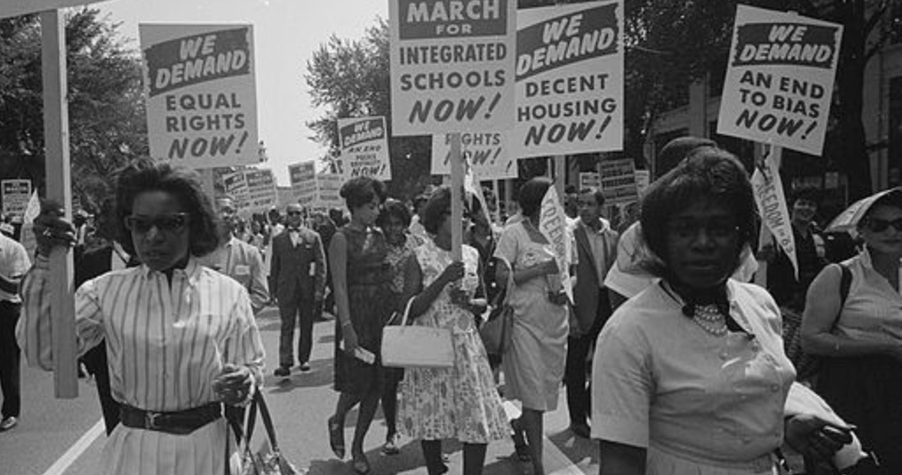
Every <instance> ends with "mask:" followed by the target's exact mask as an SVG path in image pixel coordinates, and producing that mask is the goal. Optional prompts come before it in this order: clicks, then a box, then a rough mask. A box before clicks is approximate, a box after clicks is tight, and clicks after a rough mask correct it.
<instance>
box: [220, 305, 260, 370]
mask: <svg viewBox="0 0 902 475" xmlns="http://www.w3.org/2000/svg"><path fill="white" fill-rule="evenodd" d="M229 317H230V319H231V320H232V331H231V332H230V334H229V336H228V338H227V340H226V342H225V348H226V353H225V361H226V362H227V363H231V364H235V365H239V366H247V367H248V369H250V370H251V373H252V374H253V375H254V381H255V382H256V384H257V385H258V386H262V385H263V360H264V358H265V357H266V354H265V351H264V350H263V340H262V339H261V338H260V330H259V329H258V328H257V322H256V320H254V311H253V309H252V308H251V301H250V298H248V296H247V290H245V289H244V288H241V289H240V292H239V295H238V298H237V299H236V301H235V304H234V305H233V306H232V310H231V315H229Z"/></svg>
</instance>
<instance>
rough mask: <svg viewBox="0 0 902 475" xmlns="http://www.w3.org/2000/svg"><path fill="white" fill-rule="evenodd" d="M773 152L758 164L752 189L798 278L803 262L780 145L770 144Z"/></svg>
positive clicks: (761, 210)
mask: <svg viewBox="0 0 902 475" xmlns="http://www.w3.org/2000/svg"><path fill="white" fill-rule="evenodd" d="M769 148H770V151H769V152H768V153H767V155H765V156H764V158H762V159H761V160H759V161H758V163H757V164H756V166H755V173H754V174H752V189H753V190H754V191H755V203H757V204H758V213H760V214H761V220H762V221H763V223H764V225H765V226H766V227H767V229H768V230H770V232H771V234H773V236H774V239H775V240H776V241H777V244H779V245H780V247H781V248H783V251H784V252H786V255H787V256H789V260H790V261H791V262H792V267H793V268H794V269H795V273H796V278H798V275H799V261H798V258H797V257H796V243H795V236H793V234H792V222H791V221H790V220H789V207H788V206H787V205H786V196H785V195H784V194H783V182H782V180H781V179H780V168H779V167H778V166H777V162H779V157H778V156H777V154H779V153H780V147H774V146H771V147H769Z"/></svg>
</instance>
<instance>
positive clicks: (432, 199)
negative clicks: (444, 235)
mask: <svg viewBox="0 0 902 475" xmlns="http://www.w3.org/2000/svg"><path fill="white" fill-rule="evenodd" d="M450 213H451V188H449V187H447V186H441V187H438V188H436V189H435V191H433V192H432V195H431V196H429V201H427V202H426V208H425V209H424V210H423V223H422V224H423V227H424V228H425V229H426V232H428V233H430V234H435V233H437V232H438V228H439V227H441V225H442V221H444V220H445V216H447V215H448V214H450Z"/></svg>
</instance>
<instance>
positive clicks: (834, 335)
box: [801, 188, 902, 474]
mask: <svg viewBox="0 0 902 475" xmlns="http://www.w3.org/2000/svg"><path fill="white" fill-rule="evenodd" d="M857 229H858V233H859V234H860V236H861V238H862V239H863V240H864V249H863V250H862V251H861V253H860V254H858V255H857V256H855V257H853V258H851V259H849V260H847V261H845V262H843V263H842V264H841V265H843V266H845V267H846V268H847V269H848V270H849V271H850V272H851V276H852V279H851V284H850V286H849V290H848V295H847V297H846V300H845V304H843V303H841V296H840V290H839V289H840V281H841V278H842V277H841V276H842V270H841V268H840V266H839V265H830V266H827V267H826V268H824V270H823V271H821V273H820V274H818V276H817V277H816V278H815V279H814V281H813V282H812V283H811V287H809V289H808V297H807V301H806V304H805V313H804V316H803V317H802V330H801V331H802V347H803V348H804V350H805V351H806V352H807V353H809V354H812V355H819V356H822V357H823V358H822V366H821V369H820V372H819V374H818V377H817V382H816V389H817V392H818V393H820V394H821V396H823V398H824V399H825V400H826V401H827V402H828V403H829V404H830V406H832V407H833V409H834V410H835V411H836V413H837V414H839V416H840V417H842V418H843V419H845V420H846V421H848V422H849V423H850V424H855V425H857V426H858V430H857V433H858V435H859V437H861V442H862V445H863V446H864V447H865V448H866V449H868V450H872V451H873V452H874V453H875V454H876V455H877V460H878V461H879V463H880V466H879V467H877V468H876V469H875V470H874V471H861V472H856V473H874V474H898V473H902V452H900V450H899V448H900V447H902V311H900V309H902V295H900V289H902V287H900V282H899V273H900V259H902V189H898V188H897V189H895V190H892V191H890V192H889V193H887V194H885V195H883V196H881V197H880V198H878V199H877V200H875V201H874V202H873V203H872V204H871V206H870V207H869V208H868V209H867V211H866V212H865V213H864V215H863V217H862V219H861V220H860V221H859V222H858V224H857Z"/></svg>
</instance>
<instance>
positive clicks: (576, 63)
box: [510, 0, 623, 158]
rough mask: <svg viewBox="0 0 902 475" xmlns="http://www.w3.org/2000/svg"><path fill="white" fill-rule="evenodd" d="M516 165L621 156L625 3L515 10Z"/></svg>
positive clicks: (513, 142) (514, 150)
mask: <svg viewBox="0 0 902 475" xmlns="http://www.w3.org/2000/svg"><path fill="white" fill-rule="evenodd" d="M517 28H518V30H519V31H517V96H516V108H517V109H516V123H517V125H516V128H515V130H514V135H513V137H512V139H511V141H510V142H511V147H512V149H513V150H512V153H513V154H514V156H516V157H519V158H524V157H537V156H545V155H562V154H573V153H585V152H602V151H615V150H623V2H622V1H620V0H618V1H599V2H586V3H578V4H572V5H556V6H549V7H542V8H529V9H525V10H520V11H519V13H518V17H517Z"/></svg>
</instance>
